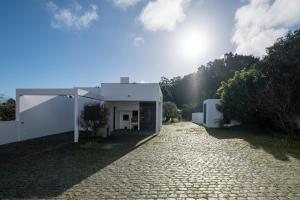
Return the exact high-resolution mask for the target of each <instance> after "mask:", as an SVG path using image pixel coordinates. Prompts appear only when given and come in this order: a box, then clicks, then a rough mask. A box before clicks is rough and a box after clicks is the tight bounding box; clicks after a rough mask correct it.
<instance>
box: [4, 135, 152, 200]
mask: <svg viewBox="0 0 300 200" xmlns="http://www.w3.org/2000/svg"><path fill="white" fill-rule="evenodd" d="M148 137H149V134H133V133H130V132H127V133H126V132H125V133H116V134H114V135H112V136H111V137H109V138H107V139H104V140H102V141H100V142H98V143H91V142H85V141H83V142H81V143H79V144H74V143H72V141H73V134H72V133H64V134H59V135H55V136H48V137H44V138H39V139H34V140H29V141H25V142H20V143H14V144H8V145H2V146H0V158H1V163H0V177H1V178H0V199H3V198H5V199H14V198H25V199H26V198H51V197H56V196H58V195H59V194H61V193H63V192H64V191H65V190H67V189H69V188H71V187H72V186H73V185H75V184H77V183H79V182H81V181H82V180H84V179H86V178H87V177H89V176H91V175H92V174H94V173H96V172H97V171H99V170H101V169H102V168H104V167H106V166H107V165H109V164H110V163H112V162H114V161H116V160H118V159H119V158H121V157H122V156H124V155H126V154H127V153H129V152H130V151H132V150H133V149H134V148H136V147H137V145H138V144H139V143H141V142H142V143H141V144H140V145H142V144H143V143H145V142H147V141H148V140H145V139H146V138H148ZM152 138H153V137H149V139H152Z"/></svg>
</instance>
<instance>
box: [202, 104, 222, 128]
mask: <svg viewBox="0 0 300 200" xmlns="http://www.w3.org/2000/svg"><path fill="white" fill-rule="evenodd" d="M204 104H206V116H204V117H206V122H205V123H203V125H204V126H206V127H208V128H218V127H220V123H219V122H220V120H222V119H223V114H222V113H221V112H219V111H218V110H217V108H216V106H217V104H220V99H207V100H205V101H204V102H203V106H204ZM203 111H204V108H203Z"/></svg>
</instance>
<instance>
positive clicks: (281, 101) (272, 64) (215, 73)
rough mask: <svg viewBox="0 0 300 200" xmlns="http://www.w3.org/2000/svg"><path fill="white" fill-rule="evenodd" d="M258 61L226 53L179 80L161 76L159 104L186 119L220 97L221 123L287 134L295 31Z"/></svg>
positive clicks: (294, 98) (298, 88)
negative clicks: (161, 101)
mask: <svg viewBox="0 0 300 200" xmlns="http://www.w3.org/2000/svg"><path fill="white" fill-rule="evenodd" d="M266 53H267V54H266V56H264V57H263V58H262V59H258V58H255V57H253V56H245V55H236V54H235V55H234V54H232V53H228V54H225V55H224V58H222V59H216V60H214V61H213V62H209V63H207V65H206V66H201V67H199V68H198V71H197V72H196V73H193V74H189V75H187V76H184V77H183V78H180V77H175V78H173V79H167V78H165V77H162V79H161V82H160V84H161V88H162V91H163V94H164V100H166V101H172V102H174V103H176V105H177V106H178V107H179V108H180V109H181V110H182V115H183V116H182V117H183V118H185V119H190V117H191V112H193V111H201V110H202V102H203V100H205V99H207V98H221V106H220V107H219V108H218V109H220V110H221V111H222V112H223V114H224V121H226V120H229V119H234V120H237V121H239V122H242V123H243V124H244V125H251V126H253V125H258V126H260V127H262V126H263V127H266V128H271V129H275V130H279V131H281V132H283V133H293V132H294V130H295V128H296V117H297V115H298V114H299V113H300V30H296V31H294V32H289V33H288V34H287V35H286V36H285V37H283V38H279V39H278V40H277V41H276V42H275V44H274V45H273V46H271V47H269V48H267V49H266Z"/></svg>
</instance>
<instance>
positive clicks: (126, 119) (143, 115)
mask: <svg viewBox="0 0 300 200" xmlns="http://www.w3.org/2000/svg"><path fill="white" fill-rule="evenodd" d="M105 105H106V107H107V108H108V109H109V122H108V123H109V130H111V131H112V133H113V132H114V131H117V130H127V131H135V132H137V131H139V132H141V133H142V132H158V131H159V127H160V124H159V123H160V112H161V105H160V102H156V101H105Z"/></svg>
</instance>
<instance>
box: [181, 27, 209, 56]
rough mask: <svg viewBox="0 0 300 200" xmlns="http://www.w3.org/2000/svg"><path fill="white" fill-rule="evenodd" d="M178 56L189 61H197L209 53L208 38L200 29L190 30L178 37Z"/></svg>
mask: <svg viewBox="0 0 300 200" xmlns="http://www.w3.org/2000/svg"><path fill="white" fill-rule="evenodd" d="M177 40H178V44H177V46H178V47H177V48H178V54H179V56H181V57H182V58H184V59H187V60H189V61H194V60H197V59H199V58H201V57H203V56H204V55H205V53H207V50H208V48H209V45H208V37H207V35H206V34H205V33H204V31H201V30H199V29H189V30H186V31H184V32H182V33H181V34H180V35H179V37H178V39H177Z"/></svg>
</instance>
